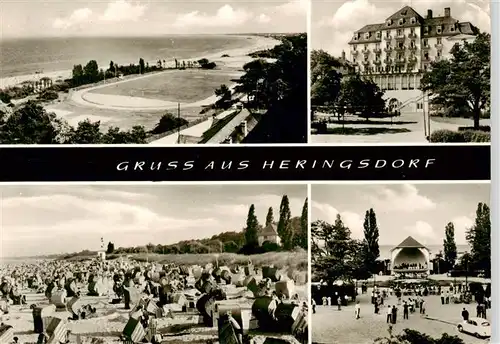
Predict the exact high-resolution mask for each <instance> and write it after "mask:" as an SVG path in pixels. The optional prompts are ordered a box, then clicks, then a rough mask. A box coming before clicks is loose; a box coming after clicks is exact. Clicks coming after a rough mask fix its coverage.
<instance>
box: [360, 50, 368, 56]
mask: <svg viewBox="0 0 500 344" xmlns="http://www.w3.org/2000/svg"><path fill="white" fill-rule="evenodd" d="M361 52H362V53H363V54H364V55H368V54H369V53H370V49H363V50H361Z"/></svg>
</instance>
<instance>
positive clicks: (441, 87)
mask: <svg viewBox="0 0 500 344" xmlns="http://www.w3.org/2000/svg"><path fill="white" fill-rule="evenodd" d="M450 53H451V59H450V60H442V61H438V62H434V63H432V64H431V68H430V70H428V71H427V72H426V73H425V74H424V75H423V77H422V80H421V85H422V89H423V90H424V91H426V92H428V93H429V96H430V100H431V103H432V104H434V105H436V106H440V107H442V108H445V109H450V108H451V109H452V110H459V111H458V112H461V113H460V115H461V116H463V115H465V114H466V113H463V112H462V111H460V110H462V109H465V110H466V112H468V113H469V114H471V115H472V118H473V120H474V128H475V129H479V120H480V118H481V111H482V110H483V109H485V108H486V107H487V106H489V103H490V77H491V71H490V64H491V62H490V59H491V36H490V34H488V33H480V34H478V35H477V36H476V38H475V40H474V42H472V43H470V42H463V43H462V44H461V43H457V44H455V46H454V47H453V48H452V49H451V51H450Z"/></svg>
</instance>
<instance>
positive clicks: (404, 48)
mask: <svg viewBox="0 0 500 344" xmlns="http://www.w3.org/2000/svg"><path fill="white" fill-rule="evenodd" d="M394 50H396V51H405V50H406V46H404V45H402V46H397V47H395V48H394Z"/></svg>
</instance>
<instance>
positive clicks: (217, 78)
mask: <svg viewBox="0 0 500 344" xmlns="http://www.w3.org/2000/svg"><path fill="white" fill-rule="evenodd" d="M232 79H234V75H231V74H230V73H228V72H225V71H221V70H212V71H207V70H198V69H196V70H193V69H191V70H188V69H186V70H172V71H167V72H164V73H157V74H153V75H150V76H147V77H142V78H139V79H132V80H130V81H127V82H122V83H117V84H114V85H113V84H110V85H109V86H107V87H103V88H98V89H94V90H91V91H90V93H100V94H110V95H120V96H130V97H142V98H149V99H158V100H163V101H170V102H180V103H192V102H196V101H200V100H203V99H206V98H208V97H210V96H213V95H214V91H215V89H216V88H218V87H219V86H220V85H221V84H226V85H228V86H229V85H230V84H232V81H231V80H232Z"/></svg>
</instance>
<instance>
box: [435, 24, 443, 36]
mask: <svg viewBox="0 0 500 344" xmlns="http://www.w3.org/2000/svg"><path fill="white" fill-rule="evenodd" d="M436 32H437V34H438V35H440V34H441V33H442V32H443V26H441V25H438V27H437V28H436Z"/></svg>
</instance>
